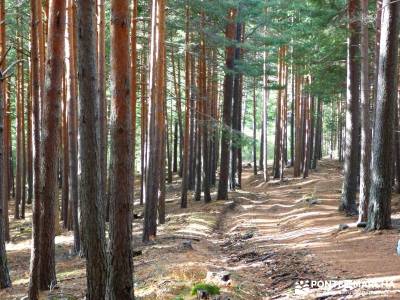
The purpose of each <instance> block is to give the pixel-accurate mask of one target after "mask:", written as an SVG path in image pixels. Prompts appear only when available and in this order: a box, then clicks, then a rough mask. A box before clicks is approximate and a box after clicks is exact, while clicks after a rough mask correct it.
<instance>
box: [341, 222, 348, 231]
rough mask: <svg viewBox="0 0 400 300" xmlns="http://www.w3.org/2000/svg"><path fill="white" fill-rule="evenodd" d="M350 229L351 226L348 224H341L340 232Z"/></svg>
mask: <svg viewBox="0 0 400 300" xmlns="http://www.w3.org/2000/svg"><path fill="white" fill-rule="evenodd" d="M348 228H349V225H347V224H340V225H339V231H342V230H346V229H348Z"/></svg>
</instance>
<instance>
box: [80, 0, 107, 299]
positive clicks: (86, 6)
mask: <svg viewBox="0 0 400 300" xmlns="http://www.w3.org/2000/svg"><path fill="white" fill-rule="evenodd" d="M76 11H77V23H78V41H77V42H78V64H77V65H78V66H79V70H78V74H79V75H78V76H79V77H78V79H79V112H80V116H79V134H80V145H79V152H80V160H81V161H80V165H81V176H80V186H79V196H80V204H81V222H82V223H81V226H82V227H81V228H82V236H83V241H84V246H85V250H86V251H85V252H86V255H85V256H86V274H87V293H86V298H87V299H89V300H97V299H105V294H106V275H107V264H106V244H105V232H104V219H103V205H104V202H103V195H102V194H101V187H100V182H101V178H100V177H101V174H100V172H101V168H100V156H99V150H100V137H99V133H98V128H99V127H98V126H99V117H98V116H99V115H98V111H99V101H98V80H97V78H98V77H97V75H98V72H97V55H96V49H97V47H96V3H95V1H87V0H78V1H77V10H76ZM96 149H97V150H96Z"/></svg>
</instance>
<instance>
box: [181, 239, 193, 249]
mask: <svg viewBox="0 0 400 300" xmlns="http://www.w3.org/2000/svg"><path fill="white" fill-rule="evenodd" d="M180 248H181V249H182V250H193V246H192V241H183V242H182V244H181V247H180Z"/></svg>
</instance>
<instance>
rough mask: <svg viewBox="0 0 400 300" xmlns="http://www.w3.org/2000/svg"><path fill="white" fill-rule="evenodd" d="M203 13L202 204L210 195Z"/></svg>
mask: <svg viewBox="0 0 400 300" xmlns="http://www.w3.org/2000/svg"><path fill="white" fill-rule="evenodd" d="M205 18H206V17H205V13H204V11H202V12H201V28H202V31H201V33H200V38H201V40H200V60H199V81H200V82H201V84H200V86H199V91H200V99H199V100H200V102H201V106H202V111H201V114H202V123H200V126H201V127H202V135H203V136H202V138H203V192H204V202H206V203H208V202H211V194H210V171H209V169H210V164H209V158H210V153H209V137H210V133H209V130H208V124H209V116H210V112H209V102H210V99H209V98H208V96H207V66H206V65H207V61H206V59H207V57H206V39H205V33H204V27H205Z"/></svg>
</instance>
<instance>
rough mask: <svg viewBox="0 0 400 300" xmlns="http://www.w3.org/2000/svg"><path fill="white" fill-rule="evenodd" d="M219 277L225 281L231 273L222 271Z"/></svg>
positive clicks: (229, 277)
mask: <svg viewBox="0 0 400 300" xmlns="http://www.w3.org/2000/svg"><path fill="white" fill-rule="evenodd" d="M220 277H221V280H222V281H224V282H227V281H229V280H230V279H231V273H229V272H222V273H221V274H220Z"/></svg>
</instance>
